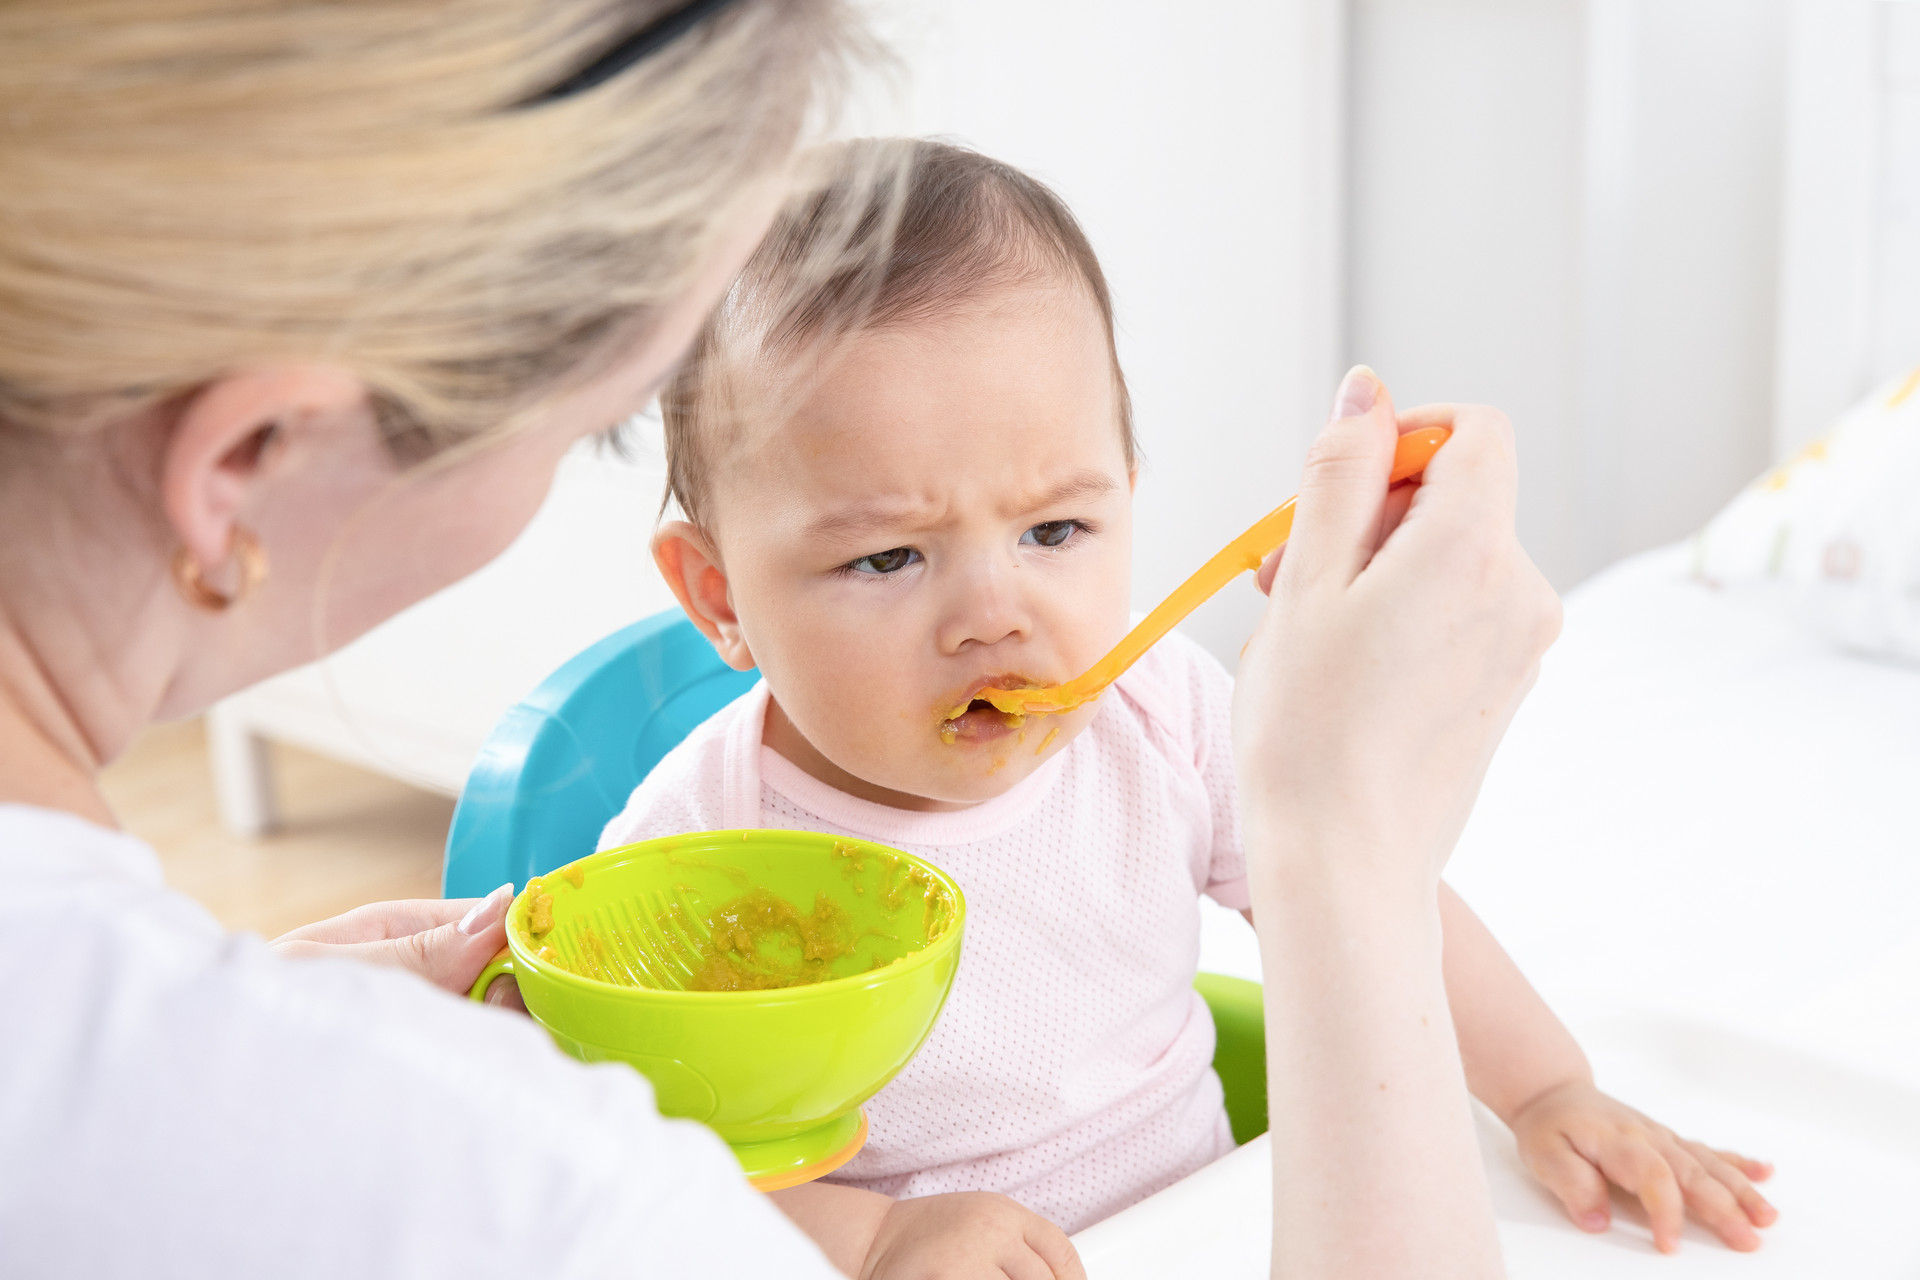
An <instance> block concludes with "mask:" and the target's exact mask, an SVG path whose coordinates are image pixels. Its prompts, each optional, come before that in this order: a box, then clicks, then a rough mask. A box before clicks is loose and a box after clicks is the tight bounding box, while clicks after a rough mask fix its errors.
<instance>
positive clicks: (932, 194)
mask: <svg viewBox="0 0 1920 1280" xmlns="http://www.w3.org/2000/svg"><path fill="white" fill-rule="evenodd" d="M809 160H810V163H811V164H812V165H813V167H814V168H815V170H816V171H817V172H816V173H815V174H814V180H813V181H811V182H809V183H807V184H805V185H803V186H802V187H801V188H800V189H799V191H798V192H797V193H796V195H795V197H794V199H793V200H792V201H790V202H789V205H788V207H787V208H786V209H785V210H784V211H783V212H782V214H781V216H780V217H779V218H778V219H777V220H776V221H775V223H774V226H773V230H772V231H770V232H769V233H768V235H767V237H766V239H765V240H763V241H762V242H761V244H760V247H759V249H758V250H756V251H755V253H754V255H753V258H752V259H751V260H750V261H749V262H748V263H747V265H746V267H745V269H744V270H743V271H742V272H741V274H740V277H739V279H738V280H737V281H736V282H735V283H734V285H733V288H732V289H731V290H730V291H729V292H728V295H727V299H726V302H725V303H724V304H722V306H721V307H720V309H719V310H718V311H716V312H715V313H714V315H713V316H712V317H711V318H710V319H709V320H708V322H707V324H706V325H705V326H704V328H703V329H702V331H701V333H700V336H699V338H698V339H697V340H696V341H695V343H694V346H693V350H692V351H691V353H690V354H689V355H688V357H687V359H686V361H685V362H683V363H682V365H681V367H680V371H679V373H678V374H677V375H676V376H675V378H674V380H673V382H672V383H671V384H670V385H669V386H668V388H667V389H666V391H665V392H663V393H662V395H661V397H660V404H661V409H662V416H663V419H664V428H665V445H666V455H667V490H668V497H669V499H670V500H671V501H673V502H675V503H677V504H678V505H679V507H680V510H681V511H682V512H683V513H685V515H686V517H687V519H689V520H691V521H693V522H694V523H696V524H699V523H701V522H702V520H703V518H704V517H705V516H706V515H707V514H708V507H709V505H710V502H709V486H710V484H711V475H712V472H713V469H714V465H715V460H716V458H717V457H718V455H719V454H720V452H721V450H722V449H723V447H724V446H725V444H726V442H727V440H728V438H729V437H730V436H731V434H732V433H733V432H735V431H737V429H738V427H739V426H740V422H739V420H738V419H739V418H740V416H741V412H742V410H741V405H742V402H743V401H745V400H746V399H747V396H746V395H745V394H743V391H742V386H741V381H742V378H743V373H742V369H743V366H744V365H746V364H748V363H750V362H752V361H753V360H754V359H756V358H764V357H771V358H773V359H776V360H777V359H779V358H781V357H783V356H787V355H790V354H792V353H794V352H795V351H797V350H799V349H800V348H802V347H809V348H813V349H818V348H820V347H821V346H823V345H825V344H829V343H831V342H832V341H833V340H834V339H836V338H838V337H842V336H845V335H847V334H850V333H853V332H856V331H859V330H863V329H882V328H887V327H890V326H903V325H911V324H918V323H925V322H927V321H930V320H935V319H938V318H939V317H941V316H944V315H948V314H951V313H952V311H953V310H954V308H955V307H957V306H959V305H961V304H963V303H965V302H967V301H970V300H972V299H976V298H978V297H980V296H982V295H984V294H987V293H990V292H992V291H993V290H995V289H998V288H1002V287H1005V286H1009V285H1017V284H1021V283H1025V282H1028V281H1031V280H1034V279H1045V278H1048V277H1049V276H1054V277H1057V276H1065V277H1067V278H1068V279H1071V280H1073V281H1074V282H1076V283H1077V284H1078V285H1079V286H1080V287H1082V288H1083V289H1084V290H1085V291H1086V294H1087V296H1088V298H1089V299H1090V300H1091V301H1092V302H1093V304H1094V307H1095V309H1096V310H1097V311H1098V312H1099V314H1100V321H1101V324H1102V325H1103V327H1104V328H1105V330H1106V338H1107V356H1108V359H1109V361H1110V362H1111V366H1112V370H1113V389H1114V404H1115V411H1116V416H1117V418H1118V423H1117V426H1118V428H1119V431H1120V438H1121V445H1122V448H1123V449H1124V450H1125V454H1126V460H1127V466H1128V467H1129V468H1131V467H1132V466H1133V465H1134V461H1135V457H1136V454H1137V444H1136V441H1135V437H1134V429H1133V406H1132V401H1131V398H1130V397H1129V396H1128V394H1127V382H1126V378H1125V376H1124V375H1123V374H1122V372H1121V369H1120V357H1119V353H1118V351H1117V350H1116V348H1115V344H1114V329H1113V299H1112V296H1111V294H1110V293H1109V291H1108V288H1107V279H1106V275H1105V273H1103V272H1102V271H1101V269H1100V260H1099V258H1098V257H1096V256H1095V255H1094V252H1093V246H1092V245H1091V244H1090V243H1089V242H1088V240H1087V237H1086V233H1085V232H1084V231H1082V230H1081V228H1080V224H1079V222H1078V221H1077V220H1076V219H1075V218H1074V216H1073V213H1072V211H1071V210H1069V209H1068V208H1067V206H1066V203H1065V202H1064V201H1062V200H1061V199H1060V197H1059V196H1058V195H1056V194H1055V193H1054V192H1053V191H1052V190H1050V189H1049V188H1048V187H1047V186H1046V185H1045V184H1044V183H1042V182H1040V181H1039V180H1038V179H1036V178H1034V177H1032V176H1030V175H1028V174H1025V173H1022V172H1021V171H1020V170H1018V169H1016V168H1014V167H1013V166H1012V165H1010V164H1005V163H1003V162H1001V161H999V160H995V159H992V158H991V157H988V156H983V155H981V154H980V153H979V152H977V151H972V150H969V149H967V148H965V147H960V146H955V145H953V144H951V143H947V142H941V141H936V140H932V139H924V138H863V139H856V140H854V141H851V142H841V143H835V144H831V145H829V146H826V147H822V148H819V149H817V150H816V151H815V152H814V153H813V154H812V155H811V156H810V157H809Z"/></svg>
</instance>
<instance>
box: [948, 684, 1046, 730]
mask: <svg viewBox="0 0 1920 1280" xmlns="http://www.w3.org/2000/svg"><path fill="white" fill-rule="evenodd" d="M988 687H992V688H995V689H1038V688H1042V687H1043V686H1042V684H1041V683H1040V682H1039V681H1037V680H1033V679H1030V678H1028V677H1026V676H1020V675H999V676H991V677H988V678H986V679H982V680H978V681H975V682H974V686H973V690H971V691H969V692H970V694H971V693H972V692H977V691H978V690H981V689H985V688H988ZM1026 722H1027V718H1026V716H1024V715H1020V714H1018V713H1017V712H1007V711H1002V710H1000V709H999V708H998V707H995V706H994V705H993V704H992V703H991V702H988V701H987V700H986V699H985V698H976V697H972V696H969V697H968V698H967V700H966V701H965V702H959V703H955V704H953V705H951V706H948V707H947V708H945V709H944V710H943V711H942V712H941V716H940V738H941V741H943V742H945V743H947V744H948V745H949V746H951V745H952V744H954V743H955V742H959V741H962V740H965V741H969V742H991V741H993V740H995V739H997V738H1004V737H1006V736H1007V735H1008V734H1010V733H1015V732H1017V731H1018V730H1019V728H1020V726H1021V725H1023V724H1025V723H1026Z"/></svg>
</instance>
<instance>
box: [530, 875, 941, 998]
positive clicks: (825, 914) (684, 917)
mask: <svg viewBox="0 0 1920 1280" xmlns="http://www.w3.org/2000/svg"><path fill="white" fill-rule="evenodd" d="M834 854H835V855H836V857H837V858H838V859H839V860H840V867H841V870H842V871H843V872H844V873H845V874H846V876H847V878H848V879H850V880H854V881H855V883H854V885H853V891H854V892H855V893H856V894H860V895H864V894H865V892H866V886H865V885H864V884H862V883H860V880H859V877H860V876H861V874H862V873H864V872H865V871H866V869H867V867H868V865H869V863H870V862H876V863H878V864H879V869H880V871H881V873H882V881H881V885H880V892H879V894H878V895H877V896H878V901H879V903H880V905H881V907H882V908H883V909H884V910H885V911H886V912H887V914H889V915H894V914H897V913H898V912H899V911H900V910H901V909H902V908H904V907H905V906H906V905H907V903H908V902H909V901H910V900H918V901H920V902H922V903H924V904H925V905H926V908H927V917H926V921H925V926H924V927H925V930H926V936H925V941H926V942H928V943H931V942H933V941H934V940H935V939H936V938H939V937H940V936H941V935H942V934H944V933H945V932H946V931H947V929H948V927H949V926H950V925H951V923H952V919H953V900H952V895H951V894H949V893H948V892H947V891H946V890H945V889H944V888H943V887H942V886H941V885H940V883H939V882H938V881H937V880H935V879H934V878H933V877H932V876H931V875H929V874H928V873H927V872H926V871H925V870H924V869H923V868H920V867H917V866H914V865H912V864H910V863H904V862H903V861H902V860H901V859H899V858H897V857H895V856H893V855H892V854H889V853H885V852H882V851H879V850H868V849H862V848H861V847H860V846H859V845H857V844H854V843H853V842H851V841H839V842H836V844H835V847H834ZM570 870H571V869H570V868H568V869H563V870H562V871H561V872H559V873H558V874H560V875H562V876H564V877H565V878H566V879H567V880H568V881H569V882H571V883H572V884H573V885H574V886H575V887H576V888H577V887H579V883H580V881H579V880H578V879H576V878H575V875H574V874H569V872H570ZM529 887H530V888H532V890H533V893H532V895H531V897H530V900H529V903H528V911H527V927H528V932H529V933H531V934H533V936H534V938H535V940H536V941H542V942H551V941H552V940H553V936H543V935H550V934H551V931H552V929H553V927H554V918H553V896H552V894H551V893H548V892H546V891H545V886H544V884H542V883H541V882H538V881H536V882H535V883H534V884H533V885H532V886H529ZM652 925H653V929H652V931H651V932H652V933H653V935H654V936H655V937H657V938H659V939H661V940H663V941H665V942H666V943H667V945H668V946H670V947H672V948H673V949H674V950H676V951H677V952H678V953H679V954H680V956H681V957H683V959H682V961H681V963H682V964H685V965H686V969H687V970H690V972H687V974H686V977H685V978H684V979H679V978H678V977H677V975H676V976H675V978H674V979H673V980H672V982H671V985H673V986H677V987H679V989H681V990H684V991H773V990H778V989H781V988H784V987H799V986H806V985H809V984H811V983H815V982H824V981H826V980H827V979H829V978H832V977H834V976H835V974H834V972H833V967H832V966H833V962H834V961H835V960H838V959H840V958H842V957H843V956H847V955H851V954H852V953H853V951H854V948H855V946H856V945H857V944H858V943H859V941H860V939H861V938H862V937H865V936H867V935H868V934H869V933H870V932H871V930H868V929H862V928H860V927H859V926H857V925H856V924H855V923H854V920H853V918H852V917H851V916H850V915H849V914H848V912H847V909H846V908H845V907H843V906H841V905H840V904H839V903H838V902H836V901H834V899H833V898H832V897H831V896H829V895H828V894H826V893H821V894H818V895H816V897H815V898H814V903H813V910H811V911H805V912H803V911H801V910H800V909H799V908H798V907H796V906H795V905H794V904H793V903H791V902H789V901H787V900H786V899H785V898H782V897H780V896H779V895H778V894H775V893H773V892H771V891H769V890H767V889H750V890H748V891H747V892H745V893H743V894H741V895H740V896H739V897H737V898H734V899H732V900H731V901H729V902H726V903H724V904H722V905H721V906H719V907H716V908H714V909H713V910H712V911H710V912H708V913H706V915H705V917H704V918H699V917H695V916H694V915H692V914H691V913H690V912H688V911H687V910H686V908H685V907H683V906H680V905H674V906H670V907H667V908H666V909H665V910H663V911H660V912H657V913H656V914H655V918H654V919H653V921H652ZM554 936H557V935H554ZM689 942H691V944H692V945H691V947H689V946H688V945H687V944H688V943H689ZM574 944H575V945H574V947H573V948H572V949H573V950H575V951H577V952H578V954H577V955H575V956H574V957H573V959H572V961H571V962H569V961H568V960H567V959H563V957H562V956H561V955H560V954H559V953H558V952H556V951H555V950H554V948H553V947H552V946H550V945H542V946H540V948H539V950H538V951H537V952H536V954H537V955H538V956H539V957H540V958H541V959H542V960H545V961H547V962H549V963H551V964H556V965H559V966H560V967H562V968H566V969H570V970H572V971H574V972H576V973H579V974H581V976H583V977H589V978H595V979H598V980H600V981H603V982H614V983H618V984H620V985H622V986H627V985H638V986H655V985H666V982H664V981H661V979H665V978H666V975H665V974H664V973H660V974H658V975H657V978H656V977H654V976H649V975H646V974H644V973H643V972H638V971H636V970H635V968H634V965H633V964H632V963H631V962H630V958H627V959H623V958H622V956H621V955H620V954H618V952H619V950H620V946H619V944H618V943H616V944H614V945H609V942H608V939H606V938H604V937H602V936H601V935H600V933H599V931H597V930H595V929H594V928H592V927H591V926H586V927H584V928H581V929H580V930H579V931H578V932H577V933H576V934H575V935H574ZM886 963H888V962H887V961H885V960H882V959H880V958H879V957H875V959H874V967H875V968H880V967H882V966H884V965H885V964H886ZM685 971H686V970H683V972H685Z"/></svg>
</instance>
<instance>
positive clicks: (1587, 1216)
mask: <svg viewBox="0 0 1920 1280" xmlns="http://www.w3.org/2000/svg"><path fill="white" fill-rule="evenodd" d="M1580 1225H1581V1226H1582V1227H1583V1228H1585V1229H1586V1230H1588V1231H1605V1230H1606V1229H1607V1215H1606V1214H1604V1213H1583V1214H1581V1215H1580Z"/></svg>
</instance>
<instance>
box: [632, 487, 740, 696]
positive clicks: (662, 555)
mask: <svg viewBox="0 0 1920 1280" xmlns="http://www.w3.org/2000/svg"><path fill="white" fill-rule="evenodd" d="M653 562H654V563H655V564H657V565H659V566H660V576H661V577H663V578H665V579H666V580H667V585H668V586H669V587H671V588H673V594H674V598H675V599H677V600H679V601H680V607H681V608H682V609H685V610H686V611H687V617H689V618H691V619H693V625H694V626H696V627H698V628H700V634H701V635H704V636H705V637H706V638H707V639H709V640H711V641H712V642H713V647H714V650H715V652H717V653H718V654H719V655H720V660H721V661H722V662H724V663H726V664H727V665H728V666H730V667H732V668H733V669H734V670H735V671H751V670H752V669H753V667H754V661H753V652H752V651H751V650H750V649H748V648H747V640H746V637H745V636H744V635H743V634H741V631H740V618H739V615H737V614H735V613H734V611H733V592H732V590H731V589H730V588H729V587H728V585H727V571H726V570H725V569H723V568H721V566H720V554H719V553H718V552H717V551H715V550H714V547H713V543H712V542H711V541H710V540H709V539H708V537H707V535H706V534H705V533H702V532H701V531H700V528H699V526H697V525H694V524H690V523H688V522H687V521H685V520H669V521H667V523H665V524H663V525H661V526H660V528H659V530H658V531H657V532H655V533H654V535H653Z"/></svg>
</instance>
